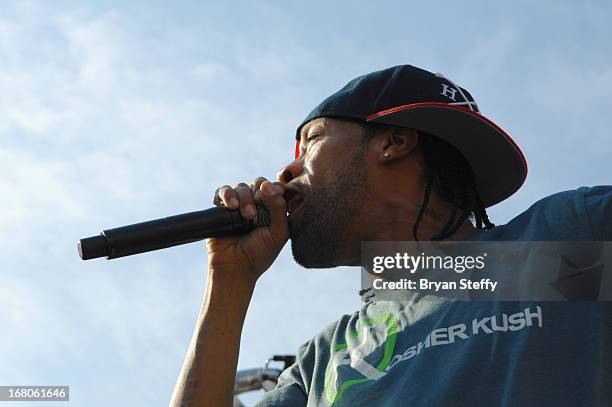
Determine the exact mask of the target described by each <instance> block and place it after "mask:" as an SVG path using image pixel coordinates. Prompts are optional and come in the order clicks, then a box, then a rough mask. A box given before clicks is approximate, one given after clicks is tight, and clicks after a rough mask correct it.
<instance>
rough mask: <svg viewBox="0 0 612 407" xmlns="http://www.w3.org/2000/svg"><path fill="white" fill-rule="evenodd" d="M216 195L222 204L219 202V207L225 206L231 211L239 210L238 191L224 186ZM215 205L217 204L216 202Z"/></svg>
mask: <svg viewBox="0 0 612 407" xmlns="http://www.w3.org/2000/svg"><path fill="white" fill-rule="evenodd" d="M216 195H217V196H218V197H219V199H220V202H218V205H219V206H225V207H226V208H230V209H238V205H239V202H238V194H236V191H234V189H233V188H232V187H230V186H229V185H224V186H222V187H221V188H219V189H218V190H217V194H216ZM215 204H217V201H216V200H215Z"/></svg>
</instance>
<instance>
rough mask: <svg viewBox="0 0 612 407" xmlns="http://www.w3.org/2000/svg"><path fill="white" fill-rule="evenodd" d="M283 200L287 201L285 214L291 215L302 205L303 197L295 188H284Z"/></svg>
mask: <svg viewBox="0 0 612 407" xmlns="http://www.w3.org/2000/svg"><path fill="white" fill-rule="evenodd" d="M285 200H286V201H287V214H289V216H291V214H292V213H295V211H296V210H297V209H298V208H299V207H300V205H302V202H304V197H303V195H302V194H300V193H299V192H297V191H296V190H294V189H289V188H287V189H285Z"/></svg>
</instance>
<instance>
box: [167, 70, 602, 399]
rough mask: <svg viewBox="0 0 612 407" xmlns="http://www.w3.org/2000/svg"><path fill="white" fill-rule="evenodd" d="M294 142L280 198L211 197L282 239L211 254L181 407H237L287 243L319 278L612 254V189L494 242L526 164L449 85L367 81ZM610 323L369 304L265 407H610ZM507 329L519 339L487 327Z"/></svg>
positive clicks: (308, 355) (315, 343) (231, 191)
mask: <svg viewBox="0 0 612 407" xmlns="http://www.w3.org/2000/svg"><path fill="white" fill-rule="evenodd" d="M297 141H298V145H297V147H296V158H295V160H294V161H293V162H291V163H290V164H288V165H287V166H286V167H284V168H283V169H282V170H281V171H280V172H279V174H278V182H274V183H273V182H270V181H267V180H265V179H264V178H258V179H256V180H255V181H254V182H253V183H252V184H251V185H246V184H239V185H237V186H235V187H234V188H232V187H229V186H224V187H222V188H220V189H219V190H218V193H217V194H216V195H217V199H216V202H217V203H218V204H222V205H225V206H226V207H228V208H232V209H239V210H240V212H241V214H242V215H243V216H244V217H246V218H249V219H254V218H255V216H256V215H255V206H254V205H255V204H256V203H262V204H264V205H265V206H266V207H268V208H269V210H270V212H271V224H270V226H269V227H265V228H258V229H256V230H254V231H253V232H252V233H250V234H248V235H246V236H243V237H239V238H225V239H210V240H208V242H207V248H208V262H209V263H208V265H209V275H208V280H207V287H206V294H205V299H204V302H203V305H202V309H201V312H200V316H199V318H198V322H197V326H196V330H195V333H194V336H193V339H192V342H191V345H190V347H189V350H188V353H187V356H186V360H185V363H184V366H183V369H182V372H181V375H180V377H179V380H178V383H177V386H176V389H175V393H174V396H173V401H172V405H175V406H230V405H231V403H232V393H233V380H234V375H235V370H236V364H237V358H238V348H239V342H240V332H241V329H242V324H243V321H244V316H245V314H246V311H247V307H248V304H249V301H250V298H251V295H252V292H253V289H254V287H255V283H256V281H257V279H258V277H259V276H260V275H261V274H262V273H263V272H265V271H266V270H267V269H268V268H269V266H270V265H271V264H272V263H273V261H274V259H275V258H276V256H277V255H278V253H279V252H280V250H281V248H282V247H283V245H284V244H285V242H286V241H287V240H288V238H291V247H292V251H293V255H294V258H295V260H296V261H297V262H298V263H299V264H301V265H303V266H304V267H315V268H316V267H334V266H340V265H350V266H358V265H360V244H361V242H362V241H406V240H478V241H505V240H527V241H529V240H533V241H538V240H553V241H554V240H612V239H610V238H611V237H612V188H611V187H595V188H581V189H578V190H576V191H568V192H564V193H560V194H556V195H553V196H551V197H548V198H545V199H543V200H541V201H539V202H537V203H536V204H534V205H533V206H532V207H531V208H530V209H529V210H527V211H526V212H524V213H523V214H521V215H519V216H518V217H517V218H515V219H514V220H512V221H511V222H509V223H508V224H507V225H503V226H497V227H495V226H494V225H493V224H492V223H491V222H490V220H489V219H488V216H487V214H486V208H487V207H489V206H491V205H494V204H496V203H498V202H500V201H502V200H504V199H505V198H507V197H508V196H510V195H511V194H512V193H514V192H515V191H516V190H517V189H518V188H519V187H520V186H521V184H522V183H523V181H524V179H525V177H526V173H527V167H526V163H525V160H524V158H523V156H522V154H521V152H520V150H519V148H518V147H517V146H516V144H515V143H514V142H513V141H512V140H511V139H510V138H509V137H508V136H507V135H506V134H505V133H504V132H503V130H501V129H500V128H499V127H498V126H497V125H495V124H494V123H493V122H491V121H490V120H488V119H486V118H485V117H484V116H482V115H481V114H480V113H479V111H478V107H477V105H476V103H475V101H474V99H473V98H472V96H471V95H470V94H469V93H468V92H467V91H466V90H465V89H463V88H461V87H458V86H457V85H455V84H454V83H453V82H452V81H450V80H448V79H446V78H444V77H443V76H442V75H439V74H436V75H434V74H432V73H430V72H427V71H424V70H421V69H418V68H415V67H412V66H397V67H393V68H389V69H386V70H383V71H378V72H374V73H371V74H368V75H364V76H362V77H359V78H357V79H355V80H353V81H351V82H349V83H348V84H347V85H346V86H345V87H344V88H342V89H341V90H340V91H338V92H336V93H335V94H333V95H332V96H330V97H329V98H327V99H326V100H325V101H323V102H322V103H321V104H320V105H319V106H318V107H317V108H315V109H314V110H313V112H311V113H310V115H309V116H308V117H307V118H306V119H305V120H304V122H303V123H302V124H301V125H300V127H299V128H298V131H297ZM287 213H288V214H289V215H288V216H287ZM611 315H612V309H611V307H610V306H609V304H608V303H597V302H579V303H554V302H551V303H519V302H484V303H483V302H453V301H446V300H444V299H442V298H440V299H439V300H437V301H435V300H429V301H419V300H418V299H415V298H412V299H408V300H407V301H401V302H400V301H393V302H389V301H371V298H370V299H369V300H368V302H367V303H366V305H365V306H364V307H363V308H362V309H361V310H359V311H358V312H355V313H354V314H352V315H345V316H343V317H342V318H341V319H340V320H339V321H338V322H336V323H334V324H332V325H330V326H329V327H328V328H327V329H325V330H324V331H323V332H322V333H321V334H319V335H318V336H316V337H315V338H313V339H312V340H310V341H308V342H307V343H306V344H304V345H303V346H302V347H301V348H300V349H299V351H298V355H297V357H298V360H297V362H296V364H294V365H293V366H292V367H290V368H289V369H287V370H286V371H285V372H284V373H283V375H282V376H281V378H280V380H279V384H278V386H277V388H276V389H275V390H273V391H272V392H270V393H267V394H266V395H265V396H264V398H263V400H261V401H260V403H259V404H258V405H262V406H306V405H308V406H331V405H333V406H357V405H359V406H361V405H366V406H369V405H417V406H444V405H457V406H473V405H495V406H501V405H503V406H522V405H551V406H552V405H554V406H559V405H568V406H570V405H571V406H574V405H608V404H609V403H612V396H611V394H610V383H612V374H611V373H610V370H611V367H610V366H611V365H610V364H611V362H612V359H611V354H610V343H611V341H612V319H611V317H610V316H611ZM508 316H510V318H514V320H515V321H520V324H519V325H520V326H519V325H515V326H514V328H516V329H508V327H507V326H506V327H505V329H503V327H492V325H491V321H492V320H494V318H495V317H498V318H499V320H501V318H502V317H503V318H504V320H506V321H507V319H508ZM471 323H474V324H475V328H476V329H478V331H479V333H481V334H479V335H474V336H472V337H469V338H467V336H466V337H458V338H455V339H456V340H454V341H450V340H447V341H446V343H445V345H444V346H432V339H431V338H432V336H431V333H432V332H433V331H434V330H436V329H437V328H441V327H452V326H458V324H459V325H460V324H471ZM497 328H499V329H497ZM449 329H451V328H449ZM449 332H450V331H449ZM456 334H457V335H459V334H458V333H456ZM434 341H435V339H434ZM451 342H452V343H451ZM434 345H435V344H434Z"/></svg>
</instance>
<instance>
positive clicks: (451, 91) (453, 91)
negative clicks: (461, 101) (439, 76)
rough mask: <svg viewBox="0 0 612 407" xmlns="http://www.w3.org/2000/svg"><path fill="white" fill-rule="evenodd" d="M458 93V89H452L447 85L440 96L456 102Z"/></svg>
mask: <svg viewBox="0 0 612 407" xmlns="http://www.w3.org/2000/svg"><path fill="white" fill-rule="evenodd" d="M447 93H450V94H447ZM456 93H457V89H455V88H450V87H448V85H446V84H445V83H443V84H442V93H440V95H442V96H446V97H447V98H449V99H452V100H453V102H454V101H455V94H456Z"/></svg>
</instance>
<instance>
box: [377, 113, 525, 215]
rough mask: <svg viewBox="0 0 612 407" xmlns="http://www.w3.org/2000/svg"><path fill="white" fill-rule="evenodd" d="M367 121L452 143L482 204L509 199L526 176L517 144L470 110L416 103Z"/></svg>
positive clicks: (523, 159)
mask: <svg viewBox="0 0 612 407" xmlns="http://www.w3.org/2000/svg"><path fill="white" fill-rule="evenodd" d="M367 121H368V122H372V123H383V124H388V125H393V126H401V127H407V128H411V129H415V130H421V131H424V132H427V133H430V134H432V135H434V136H437V137H440V138H442V139H444V140H446V141H447V142H449V143H451V144H452V145H454V146H455V147H456V148H457V149H458V150H459V151H460V152H461V153H462V154H463V155H464V157H465V158H466V159H467V161H468V163H469V164H470V166H471V167H472V170H473V171H474V176H475V181H476V188H477V189H478V192H479V194H480V198H481V200H482V203H483V204H484V206H485V207H489V206H493V205H495V204H497V203H499V202H501V201H503V200H504V199H506V198H508V197H509V196H510V195H512V194H513V193H515V192H516V191H517V190H518V189H519V188H520V187H521V185H523V183H524V182H525V178H527V161H526V160H525V157H524V156H523V153H522V152H521V150H520V149H519V147H518V146H517V145H516V143H515V142H514V141H513V140H512V139H511V138H510V136H508V135H507V134H506V133H505V132H504V131H503V130H502V129H501V128H500V127H499V126H497V125H496V124H495V123H493V122H492V121H491V120H489V119H487V118H486V117H484V116H483V115H481V114H480V113H478V112H475V111H472V110H470V109H466V108H464V107H461V106H454V105H449V104H446V103H433V102H431V103H416V104H412V105H405V106H398V107H395V108H393V109H388V110H385V111H382V112H379V113H375V114H373V115H371V116H369V117H368V118H367Z"/></svg>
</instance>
